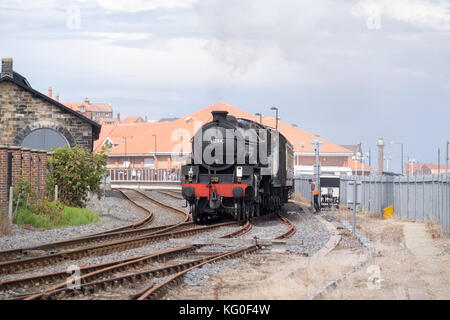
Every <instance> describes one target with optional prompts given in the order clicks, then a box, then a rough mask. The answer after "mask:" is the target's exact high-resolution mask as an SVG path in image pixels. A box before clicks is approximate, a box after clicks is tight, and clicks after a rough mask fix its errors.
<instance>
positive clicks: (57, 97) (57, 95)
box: [55, 92, 59, 102]
mask: <svg viewBox="0 0 450 320" xmlns="http://www.w3.org/2000/svg"><path fill="white" fill-rule="evenodd" d="M55 100H56V101H58V102H59V93H58V92H57V93H56V97H55Z"/></svg>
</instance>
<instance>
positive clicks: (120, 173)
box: [108, 168, 180, 182]
mask: <svg viewBox="0 0 450 320" xmlns="http://www.w3.org/2000/svg"><path fill="white" fill-rule="evenodd" d="M108 170H109V180H110V181H111V182H116V181H179V180H180V169H150V168H114V169H108Z"/></svg>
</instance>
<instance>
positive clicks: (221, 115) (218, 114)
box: [211, 111, 228, 121]
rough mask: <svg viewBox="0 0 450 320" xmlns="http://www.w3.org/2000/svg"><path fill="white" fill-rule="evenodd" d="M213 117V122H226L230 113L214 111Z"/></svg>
mask: <svg viewBox="0 0 450 320" xmlns="http://www.w3.org/2000/svg"><path fill="white" fill-rule="evenodd" d="M211 113H212V115H213V121H220V120H226V119H227V115H228V111H213V112H211Z"/></svg>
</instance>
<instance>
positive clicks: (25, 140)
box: [0, 59, 101, 150]
mask: <svg viewBox="0 0 450 320" xmlns="http://www.w3.org/2000/svg"><path fill="white" fill-rule="evenodd" d="M100 129H101V126H100V125H99V124H98V123H97V122H95V121H92V120H90V119H88V118H86V117H85V116H83V115H81V114H79V113H78V112H75V111H73V110H72V109H70V108H67V107H66V106H64V105H63V104H61V103H59V102H58V101H56V100H53V99H52V98H50V97H48V96H47V95H45V94H42V93H40V92H38V91H36V90H35V89H33V88H32V87H31V85H30V83H29V82H28V81H27V79H26V78H25V77H23V76H22V75H20V74H19V73H17V72H14V71H13V60H12V59H2V71H1V74H0V132H1V135H0V144H1V145H8V146H22V147H29V148H33V149H45V150H50V149H51V147H60V146H63V145H69V146H70V147H73V146H83V147H86V148H88V149H89V150H92V149H93V144H94V140H96V139H98V137H99V133H100Z"/></svg>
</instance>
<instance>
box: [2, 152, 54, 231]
mask: <svg viewBox="0 0 450 320" xmlns="http://www.w3.org/2000/svg"><path fill="white" fill-rule="evenodd" d="M49 155H51V153H49V152H47V151H42V150H33V149H27V148H20V147H11V146H3V145H0V224H1V223H3V224H9V223H11V220H10V217H9V216H8V203H9V188H10V187H13V189H14V188H15V187H16V186H17V184H19V182H20V180H21V179H24V180H27V181H28V182H30V183H31V186H32V190H33V191H34V193H35V194H36V195H37V196H38V197H39V198H44V197H45V195H46V192H47V185H46V176H47V157H48V156H49ZM9 158H10V159H11V160H10V161H8V159H9ZM0 227H1V226H0Z"/></svg>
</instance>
